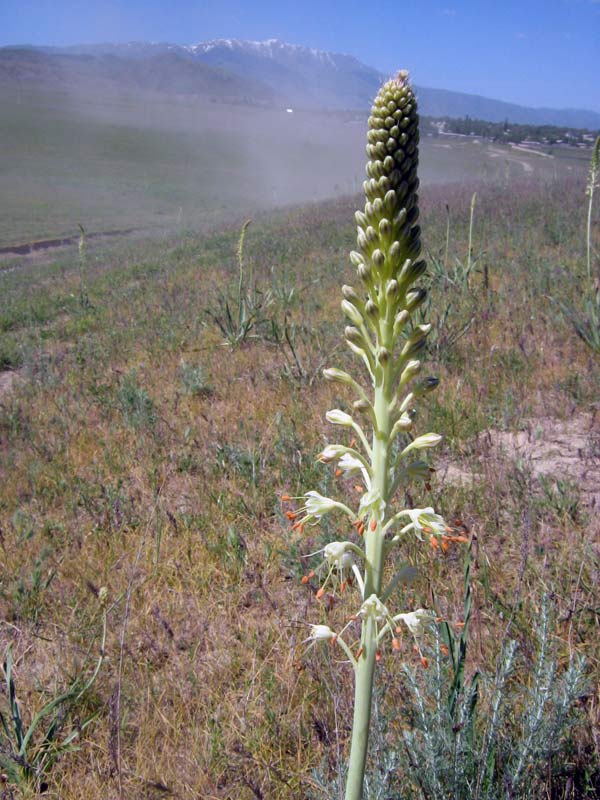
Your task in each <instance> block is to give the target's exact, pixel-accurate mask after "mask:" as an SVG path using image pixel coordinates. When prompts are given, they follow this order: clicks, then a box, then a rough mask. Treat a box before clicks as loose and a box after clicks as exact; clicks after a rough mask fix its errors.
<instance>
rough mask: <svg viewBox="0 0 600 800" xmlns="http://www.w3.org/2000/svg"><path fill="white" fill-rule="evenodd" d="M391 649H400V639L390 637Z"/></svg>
mask: <svg viewBox="0 0 600 800" xmlns="http://www.w3.org/2000/svg"><path fill="white" fill-rule="evenodd" d="M392 650H400V640H399V639H396V637H395V636H394V638H393V639H392Z"/></svg>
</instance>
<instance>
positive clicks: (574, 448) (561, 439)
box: [438, 410, 600, 517]
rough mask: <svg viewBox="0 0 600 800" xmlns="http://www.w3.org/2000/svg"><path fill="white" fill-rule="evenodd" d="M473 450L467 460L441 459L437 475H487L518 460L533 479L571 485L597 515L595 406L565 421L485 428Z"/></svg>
mask: <svg viewBox="0 0 600 800" xmlns="http://www.w3.org/2000/svg"><path fill="white" fill-rule="evenodd" d="M473 451H474V455H473V457H472V459H470V460H469V461H466V460H465V461H463V462H461V463H457V462H452V461H447V462H445V463H444V462H443V463H442V464H441V465H440V466H439V468H438V475H439V477H440V478H441V480H442V481H447V482H449V483H465V484H466V483H471V482H472V481H478V480H481V479H482V478H483V477H484V475H486V476H489V475H490V474H492V473H493V465H494V464H498V465H499V464H500V463H501V462H503V461H504V462H506V461H512V462H514V461H521V462H523V464H524V465H525V466H526V467H527V468H529V469H530V470H531V474H532V475H533V477H535V478H538V479H539V478H540V477H541V476H546V477H551V478H553V479H554V480H556V481H567V482H569V483H572V484H575V485H576V486H577V487H578V489H579V491H580V493H581V497H582V501H583V504H584V506H585V507H586V508H587V510H588V511H590V512H592V513H593V514H594V516H598V517H600V410H597V411H594V412H588V413H582V414H577V415H576V416H573V417H571V418H570V419H566V420H562V419H555V418H552V417H541V418H538V419H532V420H524V422H523V425H522V427H521V429H520V430H518V431H516V432H514V431H496V430H489V431H486V432H485V433H483V434H481V435H480V436H479V437H478V439H477V442H476V443H475V444H474V447H473Z"/></svg>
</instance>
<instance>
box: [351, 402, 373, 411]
mask: <svg viewBox="0 0 600 800" xmlns="http://www.w3.org/2000/svg"><path fill="white" fill-rule="evenodd" d="M352 408H354V409H355V410H356V411H359V412H360V413H361V414H364V412H365V411H368V410H369V409H370V408H371V406H370V404H369V403H367V401H366V400H355V401H354V402H353V403H352Z"/></svg>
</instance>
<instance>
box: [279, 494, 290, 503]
mask: <svg viewBox="0 0 600 800" xmlns="http://www.w3.org/2000/svg"><path fill="white" fill-rule="evenodd" d="M291 499H292V498H291V497H290V496H289V494H282V495H281V501H282V502H283V503H288V502H289V501H290V500H291Z"/></svg>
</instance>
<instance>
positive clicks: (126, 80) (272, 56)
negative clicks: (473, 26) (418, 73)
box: [0, 39, 600, 130]
mask: <svg viewBox="0 0 600 800" xmlns="http://www.w3.org/2000/svg"><path fill="white" fill-rule="evenodd" d="M42 56H44V57H46V62H45V63H42V60H43V59H42ZM20 60H21V61H23V62H26V64H25V66H24V67H23V68H21V67H20V66H19V61H20ZM132 62H133V63H132ZM400 66H403V65H402V64H401V65H400ZM13 74H17V75H18V79H19V80H22V79H23V76H25V78H26V79H27V80H42V79H43V78H47V77H48V75H52V76H56V75H58V76H62V75H64V74H69V75H71V74H73V75H74V76H75V77H78V76H81V75H84V76H86V80H91V79H92V77H91V76H94V75H96V74H97V75H99V76H101V79H102V81H113V82H114V83H118V84H119V85H120V86H135V87H138V88H140V89H150V90H152V91H161V92H168V93H176V94H190V95H196V96H205V97H210V98H211V100H214V101H217V102H218V101H224V102H242V103H252V104H260V105H278V106H291V107H293V108H306V109H316V110H318V109H328V110H341V109H348V110H361V111H365V110H367V109H368V108H369V106H370V103H371V100H372V98H373V97H374V96H375V94H376V92H377V90H378V88H379V86H380V85H381V82H382V80H384V79H385V78H386V77H387V76H385V75H383V74H382V73H380V72H379V71H378V70H376V69H373V68H372V67H369V66H366V65H365V64H362V63H361V62H360V61H358V60H357V59H356V58H354V57H353V56H351V55H344V54H341V53H330V52H327V51H324V50H316V49H314V48H310V47H304V46H301V45H294V44H288V43H286V42H281V41H279V40H278V39H267V40H266V41H262V42H255V41H245V40H240V39H213V40H211V41H201V42H198V43H197V44H189V45H180V44H172V43H169V42H126V43H123V44H114V43H108V44H95V45H77V46H72V47H67V48H56V47H45V48H26V47H22V48H0V82H2V81H6V80H8V79H10V76H11V75H13ZM7 76H8V78H7ZM44 82H47V81H44ZM416 89H417V95H418V98H419V106H420V110H421V113H422V114H423V115H425V116H431V117H443V116H450V117H465V116H467V115H468V116H470V117H473V118H474V119H484V120H489V121H492V122H498V121H503V120H505V119H507V120H509V121H511V122H514V123H530V124H550V125H571V126H573V127H582V128H589V129H592V130H594V129H600V114H598V113H596V112H593V111H583V110H578V109H562V110H557V109H546V108H527V107H524V106H518V105H515V104H512V103H505V102H502V101H499V100H491V99H489V98H485V97H480V96H477V95H469V94H464V93H461V92H451V91H447V90H444V89H428V88H424V87H419V86H417V87H416Z"/></svg>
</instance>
